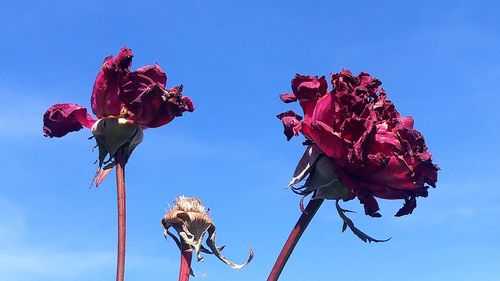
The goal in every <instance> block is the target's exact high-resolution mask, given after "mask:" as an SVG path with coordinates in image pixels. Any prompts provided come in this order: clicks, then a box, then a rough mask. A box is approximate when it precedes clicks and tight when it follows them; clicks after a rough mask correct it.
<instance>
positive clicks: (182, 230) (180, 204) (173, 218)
mask: <svg viewBox="0 0 500 281" xmlns="http://www.w3.org/2000/svg"><path fill="white" fill-rule="evenodd" d="M208 212H209V210H208V209H206V208H205V206H203V203H202V202H201V201H200V200H199V199H198V198H195V197H186V196H178V197H177V198H176V200H175V202H174V206H173V207H172V209H171V210H170V211H168V212H167V213H166V214H165V216H164V217H163V218H162V220H161V224H162V225H163V228H164V234H165V237H166V235H169V236H170V237H172V239H173V240H174V241H175V243H176V244H177V246H178V247H179V249H181V251H182V247H181V245H182V243H184V244H186V245H187V246H188V247H189V250H190V251H195V252H196V256H197V259H198V261H203V257H202V256H201V253H202V252H203V253H206V254H214V255H215V256H216V257H217V258H219V259H220V260H221V261H222V262H224V263H225V264H227V265H229V266H230V267H232V268H234V269H241V268H243V267H245V266H246V265H247V264H248V263H250V261H251V260H252V259H253V255H254V253H253V250H252V249H251V248H250V249H249V251H250V254H249V256H248V259H247V261H246V262H245V263H243V264H236V263H234V262H232V261H230V260H229V259H227V258H226V257H224V256H223V255H222V253H221V251H222V250H223V248H224V246H222V247H217V246H216V244H215V239H216V227H215V224H214V222H213V220H212V218H211V217H210V215H209V213H208ZM171 227H172V228H173V229H175V231H177V234H178V235H179V237H177V236H175V234H173V233H172V232H170V231H169V229H170V228H171ZM206 233H208V237H207V239H206V244H207V246H208V249H207V248H206V247H205V246H203V245H202V240H203V237H204V236H205V234H206ZM191 275H193V273H192V271H191Z"/></svg>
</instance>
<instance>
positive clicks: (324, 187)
mask: <svg viewBox="0 0 500 281" xmlns="http://www.w3.org/2000/svg"><path fill="white" fill-rule="evenodd" d="M304 186H306V187H307V189H310V190H315V194H314V196H313V199H319V198H321V199H328V200H339V199H345V198H349V196H350V192H349V189H348V188H347V187H345V186H344V185H343V184H342V183H341V182H340V180H339V175H338V174H337V172H336V171H335V163H334V162H333V159H332V158H330V157H327V156H324V155H323V156H320V157H318V159H317V160H316V163H315V164H314V169H312V171H311V174H310V175H309V177H308V179H307V181H306V183H305V185H304Z"/></svg>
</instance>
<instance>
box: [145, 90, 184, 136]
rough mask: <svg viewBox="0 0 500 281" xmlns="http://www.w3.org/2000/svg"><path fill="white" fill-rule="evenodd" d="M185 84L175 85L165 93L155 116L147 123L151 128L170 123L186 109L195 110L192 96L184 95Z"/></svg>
mask: <svg viewBox="0 0 500 281" xmlns="http://www.w3.org/2000/svg"><path fill="white" fill-rule="evenodd" d="M182 90H183V86H182V85H180V86H175V87H173V88H172V89H170V90H166V92H164V93H163V95H162V99H163V101H162V102H161V103H160V105H159V107H158V111H157V112H156V115H155V116H154V118H153V119H152V120H151V121H150V122H149V123H148V124H147V127H149V128H156V127H160V126H163V125H165V124H168V123H169V122H170V121H172V120H173V119H174V118H175V117H178V116H182V113H183V112H185V111H188V112H192V111H194V105H193V102H192V101H191V99H190V98H188V97H186V96H183V95H182ZM155 106H156V105H155Z"/></svg>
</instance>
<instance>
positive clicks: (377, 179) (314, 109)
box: [278, 70, 439, 217]
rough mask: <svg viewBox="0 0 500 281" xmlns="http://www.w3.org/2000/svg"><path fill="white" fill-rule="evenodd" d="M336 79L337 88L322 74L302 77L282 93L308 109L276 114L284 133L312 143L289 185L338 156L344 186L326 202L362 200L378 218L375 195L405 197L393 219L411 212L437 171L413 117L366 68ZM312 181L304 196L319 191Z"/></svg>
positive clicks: (333, 79)
mask: <svg viewBox="0 0 500 281" xmlns="http://www.w3.org/2000/svg"><path fill="white" fill-rule="evenodd" d="M331 82H332V85H333V89H332V90H331V91H328V88H327V82H326V80H325V77H324V76H323V77H317V76H302V75H298V74H297V76H296V77H295V78H294V79H293V80H292V90H293V93H287V94H283V95H281V99H282V100H283V101H284V102H293V101H296V100H298V101H299V103H300V105H301V107H302V109H303V111H304V118H303V120H302V117H300V116H299V115H297V114H295V113H294V112H293V111H288V112H285V113H282V114H279V115H278V118H279V119H281V120H282V122H283V125H284V128H285V135H286V136H287V138H288V139H290V138H291V137H292V136H297V135H298V132H299V131H300V132H301V133H302V134H303V135H304V136H305V137H306V138H307V139H308V143H309V144H310V145H311V146H310V147H309V149H308V151H307V152H306V154H305V155H304V158H303V159H302V160H301V162H300V163H299V166H298V167H297V171H296V173H295V176H294V179H293V180H292V182H291V184H295V183H297V182H298V181H300V180H302V179H303V178H305V177H306V176H307V175H309V176H311V174H312V173H313V172H314V168H315V164H316V161H317V159H319V157H321V154H324V155H326V156H328V157H330V158H331V159H332V160H333V164H332V165H333V166H334V167H332V169H334V171H332V173H331V174H332V176H331V179H330V181H335V179H336V178H338V179H339V180H340V183H341V184H342V186H344V187H346V188H347V189H346V190H343V191H342V192H339V190H336V191H335V192H333V191H330V192H327V193H332V192H333V193H334V194H337V195H335V196H337V197H335V196H334V197H333V198H328V196H327V197H325V198H326V199H344V200H350V199H353V198H354V197H357V198H358V199H359V200H360V202H361V203H362V204H363V205H364V207H365V213H366V214H367V215H370V216H373V217H379V216H381V215H380V213H378V211H379V206H378V204H377V201H376V199H375V198H376V197H377V198H383V199H404V200H405V204H404V206H403V207H402V208H401V209H400V210H399V211H398V212H397V214H396V216H402V215H407V214H411V213H412V211H413V209H414V208H415V207H416V197H419V196H422V197H426V196H427V195H428V192H427V189H428V187H429V185H430V186H433V187H435V184H436V181H437V171H438V169H439V168H438V167H437V166H436V165H435V164H433V163H432V158H431V154H430V153H429V151H428V149H427V146H426V145H425V141H424V138H423V136H422V134H421V133H419V132H418V131H416V130H415V129H414V128H413V119H412V118H411V117H403V116H401V115H400V113H399V112H398V111H397V110H396V108H395V106H394V104H393V103H392V102H391V101H389V100H387V95H386V93H385V91H384V90H383V89H382V88H379V86H380V85H381V84H382V83H381V82H380V81H379V80H378V79H375V78H373V77H372V76H371V75H369V74H368V73H364V72H362V73H360V74H359V75H358V76H353V75H352V74H351V72H350V71H349V70H342V71H341V72H340V73H335V74H332V75H331ZM317 151H319V153H318V152H317ZM311 181H312V180H309V183H308V182H306V185H305V186H304V187H302V188H301V190H302V193H303V194H308V193H311V192H317V191H318V190H319V188H318V186H317V185H316V186H311V184H310V183H311ZM325 186H329V184H328V179H325V182H323V184H322V186H319V187H325ZM335 186H336V187H335V188H339V187H338V186H339V185H338V184H337V185H335ZM330 188H333V187H332V185H331V184H330ZM345 191H347V193H346V192H345ZM324 192H325V190H321V193H324ZM338 194H342V196H340V197H339V196H338Z"/></svg>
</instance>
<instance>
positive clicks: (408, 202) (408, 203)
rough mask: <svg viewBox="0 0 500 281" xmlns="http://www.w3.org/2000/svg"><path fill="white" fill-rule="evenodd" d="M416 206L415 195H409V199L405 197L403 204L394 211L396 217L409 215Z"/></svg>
mask: <svg viewBox="0 0 500 281" xmlns="http://www.w3.org/2000/svg"><path fill="white" fill-rule="evenodd" d="M416 207H417V199H415V196H412V197H410V199H405V204H404V205H403V207H401V209H399V211H398V212H397V213H396V215H395V216H396V217H401V216H404V215H409V214H411V213H412V212H413V210H414V209H415V208H416Z"/></svg>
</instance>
